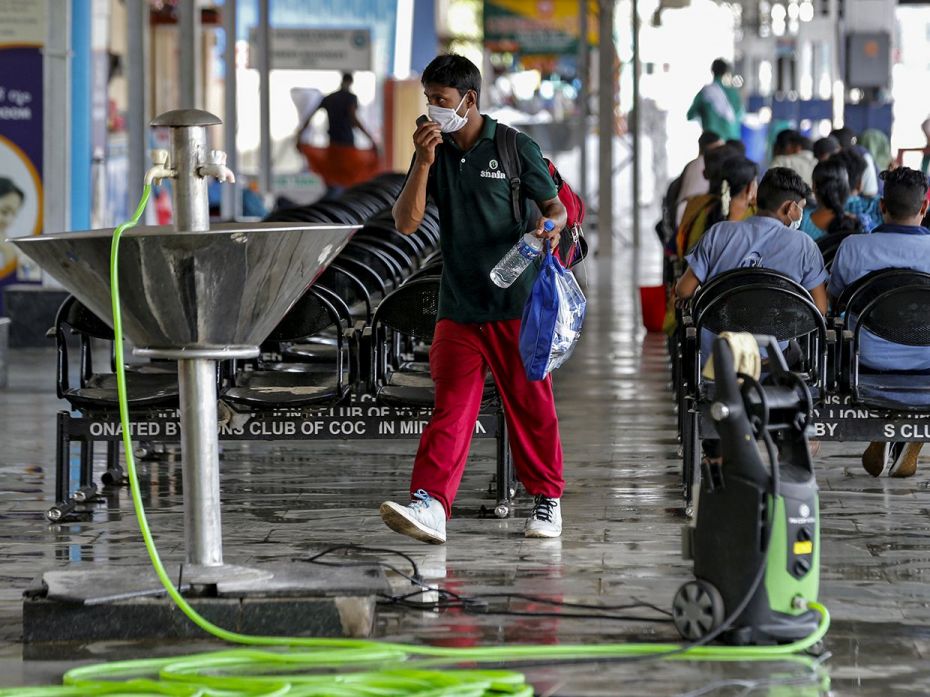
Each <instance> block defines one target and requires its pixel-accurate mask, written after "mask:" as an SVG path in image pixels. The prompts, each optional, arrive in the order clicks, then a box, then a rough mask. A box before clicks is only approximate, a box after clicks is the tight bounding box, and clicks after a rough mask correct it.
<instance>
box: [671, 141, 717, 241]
mask: <svg viewBox="0 0 930 697" xmlns="http://www.w3.org/2000/svg"><path fill="white" fill-rule="evenodd" d="M722 145H723V140H721V138H720V136H718V135H717V134H716V133H714V132H713V131H704V132H703V133H702V134H701V137H700V138H698V156H697V157H696V158H695V159H693V160H691V162H689V163H688V164H686V165H685V168H684V170H683V171H682V173H681V177H680V179H679V181H680V182H681V184H680V185H679V187H678V194H677V197H676V201H675V205H676V206H677V211H676V213H675V226H676V227H677V226H678V225H680V224H681V216H683V215H684V213H685V206H687V205H688V199H689V198H691V197H693V196H700V195H702V194H706V193H707V189H708V181H707V179H706V178H705V177H704V167H705V165H704V156H705V155H706V154H707V153H708V152H710V151H711V150H713V149H714V148H719V147H720V146H722Z"/></svg>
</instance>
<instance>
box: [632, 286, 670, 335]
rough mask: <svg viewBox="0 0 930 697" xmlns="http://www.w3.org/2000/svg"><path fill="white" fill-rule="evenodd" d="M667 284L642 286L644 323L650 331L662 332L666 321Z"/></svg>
mask: <svg viewBox="0 0 930 697" xmlns="http://www.w3.org/2000/svg"><path fill="white" fill-rule="evenodd" d="M665 303H666V298H665V286H640V287H639V304H640V306H641V307H642V309H643V324H644V325H645V326H646V331H648V332H661V331H662V324H663V323H664V322H665Z"/></svg>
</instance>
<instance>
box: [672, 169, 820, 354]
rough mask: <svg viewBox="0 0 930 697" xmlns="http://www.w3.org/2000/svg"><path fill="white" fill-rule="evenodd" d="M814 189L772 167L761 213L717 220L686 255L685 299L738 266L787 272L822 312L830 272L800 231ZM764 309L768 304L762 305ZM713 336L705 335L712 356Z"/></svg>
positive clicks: (762, 187)
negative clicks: (705, 283) (719, 275)
mask: <svg viewBox="0 0 930 697" xmlns="http://www.w3.org/2000/svg"><path fill="white" fill-rule="evenodd" d="M809 195H810V189H808V187H807V184H805V183H804V181H803V180H802V179H801V177H800V175H798V173H797V172H794V171H792V170H790V169H787V168H785V167H773V168H771V169H769V170H768V171H767V172H766V173H765V176H764V177H762V181H761V182H760V183H759V189H758V193H757V194H756V207H757V209H758V210H757V213H756V214H755V215H754V216H752V217H751V218H749V219H747V220H744V221H742V222H722V223H717V224H716V225H715V226H714V227H712V228H711V229H710V230H708V231H707V234H706V235H704V237H703V238H701V240H700V242H698V243H697V245H696V246H695V247H694V249H693V250H692V252H691V254H689V255H688V256H687V262H688V270H687V271H686V272H685V274H684V275H683V276H682V277H681V280H680V281H679V282H678V286H677V287H676V294H677V297H678V298H680V299H681V300H685V299H688V298H690V297H692V296H693V295H694V293H695V291H696V290H697V289H698V286H700V285H701V284H702V283H704V282H705V281H708V280H709V279H711V278H713V277H714V276H717V275H718V274H721V273H723V272H724V271H731V270H733V269H740V268H754V267H758V268H763V269H769V270H771V271H778V272H779V273H783V274H785V275H786V276H788V277H789V278H791V279H793V280H794V281H796V282H798V283H799V284H800V285H801V286H803V287H804V288H806V289H807V290H808V291H809V292H810V294H811V297H812V298H813V300H814V304H815V305H816V306H817V309H818V310H820V312H821V313H823V314H826V312H827V290H826V281H827V272H826V270H825V269H824V263H823V256H822V255H821V253H820V250H819V249H818V248H817V244H816V243H815V242H814V241H813V240H812V239H811V238H810V237H808V236H807V235H805V234H804V233H803V232H800V231H799V230H797V226H798V225H799V224H800V222H801V218H802V216H803V215H804V205H805V203H806V201H807V198H808V196H809ZM760 311H764V308H760ZM712 341H713V337H712V336H710V335H709V333H708V336H707V337H704V336H702V337H701V352H702V354H703V355H704V356H709V355H710V352H709V347H710V345H711V342H712Z"/></svg>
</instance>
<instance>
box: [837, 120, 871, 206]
mask: <svg viewBox="0 0 930 697" xmlns="http://www.w3.org/2000/svg"><path fill="white" fill-rule="evenodd" d="M830 136H831V137H833V138H836V140H837V142H838V143H839V144H840V148H842V149H843V150H852V151H854V152H856V153H858V154H859V155H861V156H862V158H863V159H864V160H865V170H864V171H863V173H862V195H863V196H866V197H868V198H874V197H876V196H878V167H877V166H876V165H875V160H874V159H873V158H872V153H870V152H869V151H868V150H866V149H865V148H864V147H862V145H861V144H860V143H859V142H858V138H857V137H856V132H855V131H853V130H852V129H851V128H847V127H845V126H844V127H843V128H837V129H836V130H834V131H831V132H830ZM850 183H851V182H850Z"/></svg>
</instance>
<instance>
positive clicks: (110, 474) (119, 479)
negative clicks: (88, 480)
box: [100, 440, 126, 486]
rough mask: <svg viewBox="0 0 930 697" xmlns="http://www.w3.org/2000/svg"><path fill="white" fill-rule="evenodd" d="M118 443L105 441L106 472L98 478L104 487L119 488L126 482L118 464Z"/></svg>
mask: <svg viewBox="0 0 930 697" xmlns="http://www.w3.org/2000/svg"><path fill="white" fill-rule="evenodd" d="M119 452H120V449H119V441H117V440H108V441H107V470H106V472H104V473H103V474H102V475H101V476H100V481H101V482H102V483H103V485H104V486H120V485H122V484H123V483H124V482H125V481H126V477H125V473H124V472H123V468H122V466H121V465H120V463H119Z"/></svg>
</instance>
